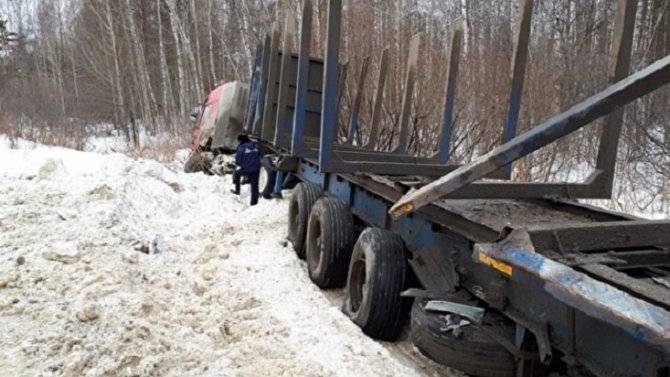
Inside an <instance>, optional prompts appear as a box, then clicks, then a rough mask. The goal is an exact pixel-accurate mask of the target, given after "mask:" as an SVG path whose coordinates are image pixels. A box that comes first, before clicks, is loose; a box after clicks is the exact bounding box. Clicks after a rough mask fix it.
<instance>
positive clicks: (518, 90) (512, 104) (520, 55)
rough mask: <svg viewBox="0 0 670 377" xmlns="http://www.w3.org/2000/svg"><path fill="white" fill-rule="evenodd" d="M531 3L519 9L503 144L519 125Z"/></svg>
mask: <svg viewBox="0 0 670 377" xmlns="http://www.w3.org/2000/svg"><path fill="white" fill-rule="evenodd" d="M533 1H534V0H524V2H523V7H522V8H521V19H520V20H519V28H518V29H517V34H516V41H515V43H514V54H513V55H512V59H513V60H512V90H511V92H510V96H509V110H508V112H507V124H506V125H505V133H504V134H503V143H506V142H508V141H510V140H512V139H513V138H514V136H516V132H517V124H518V123H519V111H520V110H521V97H522V95H523V82H524V77H525V75H526V62H527V61H528V44H529V41H530V26H531V21H532V18H533ZM505 174H506V176H507V177H508V178H509V177H511V176H512V164H510V165H509V166H506V167H505Z"/></svg>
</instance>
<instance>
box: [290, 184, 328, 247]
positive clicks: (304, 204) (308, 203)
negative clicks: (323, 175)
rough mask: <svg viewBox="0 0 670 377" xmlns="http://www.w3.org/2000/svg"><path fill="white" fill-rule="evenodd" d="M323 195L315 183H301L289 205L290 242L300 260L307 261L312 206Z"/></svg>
mask: <svg viewBox="0 0 670 377" xmlns="http://www.w3.org/2000/svg"><path fill="white" fill-rule="evenodd" d="M322 195H323V190H321V188H320V187H319V186H317V185H315V184H313V183H309V182H301V183H299V184H298V185H297V186H296V188H295V190H294V191H293V195H291V201H290V202H289V205H288V240H289V241H291V243H292V244H293V250H295V252H296V254H297V255H298V257H299V258H300V259H305V236H306V234H307V222H308V221H309V212H310V211H311V210H312V206H313V205H314V203H316V201H317V200H319V198H320V197H321V196H322Z"/></svg>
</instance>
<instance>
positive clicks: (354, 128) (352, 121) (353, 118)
mask: <svg viewBox="0 0 670 377" xmlns="http://www.w3.org/2000/svg"><path fill="white" fill-rule="evenodd" d="M369 65H370V56H366V57H365V58H364V59H363V63H362V64H361V72H360V74H359V76H358V87H357V88H356V99H354V106H353V108H352V109H351V115H350V116H349V131H348V132H347V144H349V145H353V143H354V138H355V137H356V135H357V133H358V113H359V112H360V109H361V101H363V91H364V90H365V78H366V76H367V74H368V66H369Z"/></svg>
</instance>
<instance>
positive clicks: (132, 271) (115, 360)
mask: <svg viewBox="0 0 670 377" xmlns="http://www.w3.org/2000/svg"><path fill="white" fill-rule="evenodd" d="M8 145H9V143H8V141H7V140H6V139H2V138H1V137H0V376H52V375H53V376H412V375H414V376H417V375H420V376H424V375H432V374H429V373H435V372H428V371H425V370H422V369H421V368H420V367H417V366H414V365H412V363H408V362H405V361H404V360H401V358H398V357H397V356H396V355H394V354H393V352H392V351H389V348H388V346H386V345H384V344H382V343H378V342H376V341H374V340H372V339H370V338H368V337H366V336H365V335H364V334H362V332H361V331H360V330H359V329H358V328H357V327H356V326H355V325H354V324H352V323H351V322H350V321H349V320H348V319H347V318H346V317H345V316H344V315H343V314H342V313H341V312H340V310H339V308H338V307H337V306H336V305H333V303H331V302H330V301H329V300H328V298H327V297H326V295H327V294H328V293H324V292H321V291H320V290H319V289H318V288H317V287H316V286H314V285H313V284H312V283H311V282H310V281H309V278H308V277H307V274H306V273H305V268H304V265H303V262H300V261H298V259H297V258H296V257H295V254H294V253H293V252H292V250H291V248H290V245H288V246H287V245H286V243H285V241H284V240H283V239H284V235H285V221H286V220H285V218H286V209H287V201H285V200H284V201H261V204H260V205H258V206H256V207H248V204H247V202H248V197H242V198H238V197H233V196H232V194H230V193H229V192H228V189H229V188H230V184H229V183H228V181H227V180H224V179H223V178H217V177H208V176H205V175H202V174H192V175H186V174H184V173H182V172H181V170H180V167H178V166H177V165H174V166H165V165H162V164H160V163H158V162H154V161H149V160H134V159H132V158H129V157H127V156H124V155H121V154H105V155H102V154H96V153H87V152H77V151H73V150H68V149H62V148H50V147H43V146H35V145H33V146H31V145H30V143H25V142H22V143H20V144H19V149H10V148H9V146H8Z"/></svg>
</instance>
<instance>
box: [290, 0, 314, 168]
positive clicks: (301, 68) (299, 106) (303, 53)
mask: <svg viewBox="0 0 670 377" xmlns="http://www.w3.org/2000/svg"><path fill="white" fill-rule="evenodd" d="M311 43H312V1H311V0H305V3H304V4H303V8H302V21H301V23H300V51H299V52H298V78H297V80H296V90H295V111H294V112H293V130H292V134H291V154H292V155H294V156H302V154H303V152H304V142H305V114H306V113H307V108H306V104H307V87H308V79H309V48H310V45H311Z"/></svg>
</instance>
